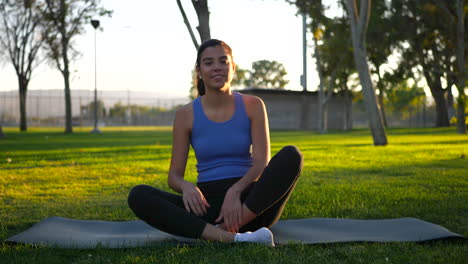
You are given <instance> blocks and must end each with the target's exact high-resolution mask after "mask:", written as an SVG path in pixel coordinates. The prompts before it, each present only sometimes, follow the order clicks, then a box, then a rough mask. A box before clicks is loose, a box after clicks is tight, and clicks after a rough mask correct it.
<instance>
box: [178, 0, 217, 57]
mask: <svg viewBox="0 0 468 264" xmlns="http://www.w3.org/2000/svg"><path fill="white" fill-rule="evenodd" d="M192 5H193V8H194V9H195V12H196V13H197V17H198V27H197V30H198V34H199V36H200V43H203V42H205V41H207V40H209V39H211V33H210V11H209V10H208V0H192ZM177 6H178V7H179V10H180V13H181V14H182V17H183V19H184V23H185V26H186V27H187V30H188V32H189V34H190V38H191V39H192V42H193V45H194V46H195V49H196V50H198V47H199V46H200V44H199V42H198V41H197V39H196V37H195V34H194V33H193V30H192V26H191V25H190V21H189V20H188V18H187V15H186V14H185V10H184V7H183V5H182V3H181V2H180V0H177Z"/></svg>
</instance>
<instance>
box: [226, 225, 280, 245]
mask: <svg viewBox="0 0 468 264" xmlns="http://www.w3.org/2000/svg"><path fill="white" fill-rule="evenodd" d="M234 242H248V243H258V244H265V245H268V246H270V247H274V246H275V241H274V240H273V233H271V231H270V229H268V228H266V227H262V228H260V229H258V230H257V231H255V232H245V233H237V234H236V236H235V237H234Z"/></svg>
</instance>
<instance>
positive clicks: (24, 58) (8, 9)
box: [0, 0, 43, 131]
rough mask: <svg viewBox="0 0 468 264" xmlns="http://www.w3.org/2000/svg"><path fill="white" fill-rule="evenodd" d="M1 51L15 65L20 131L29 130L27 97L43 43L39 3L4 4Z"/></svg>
mask: <svg viewBox="0 0 468 264" xmlns="http://www.w3.org/2000/svg"><path fill="white" fill-rule="evenodd" d="M0 16H1V19H2V21H1V23H0V32H1V36H0V48H1V49H3V50H4V51H5V53H6V56H7V57H8V60H9V61H10V62H11V63H12V64H13V67H14V68H15V72H16V75H17V77H18V88H19V106H20V131H26V130H27V111H26V97H27V91H28V85H29V82H30V80H31V74H32V72H33V69H34V67H35V66H36V60H37V57H38V56H37V54H38V51H39V48H40V47H41V45H42V43H43V38H42V37H41V36H40V35H39V32H38V29H39V23H40V21H41V16H40V12H39V11H38V3H37V2H36V1H32V0H25V1H18V0H5V1H2V3H1V4H0Z"/></svg>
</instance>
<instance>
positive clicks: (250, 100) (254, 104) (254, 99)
mask: <svg viewBox="0 0 468 264" xmlns="http://www.w3.org/2000/svg"><path fill="white" fill-rule="evenodd" d="M239 94H240V95H241V96H242V100H243V102H244V105H245V110H246V112H247V115H248V116H249V118H252V117H253V116H254V115H255V114H259V113H263V112H265V110H264V109H265V104H264V103H263V100H262V99H261V98H260V97H258V96H255V95H249V94H241V93H239Z"/></svg>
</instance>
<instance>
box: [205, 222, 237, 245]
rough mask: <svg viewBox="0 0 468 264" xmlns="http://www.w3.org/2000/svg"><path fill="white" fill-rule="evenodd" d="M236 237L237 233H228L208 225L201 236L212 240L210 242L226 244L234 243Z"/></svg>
mask: <svg viewBox="0 0 468 264" xmlns="http://www.w3.org/2000/svg"><path fill="white" fill-rule="evenodd" d="M235 236H236V234H235V233H231V232H228V231H226V230H224V229H221V228H220V227H217V226H214V225H212V224H207V225H206V226H205V229H203V232H202V234H201V238H202V239H205V240H210V241H218V242H225V243H232V242H234V238H235Z"/></svg>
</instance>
